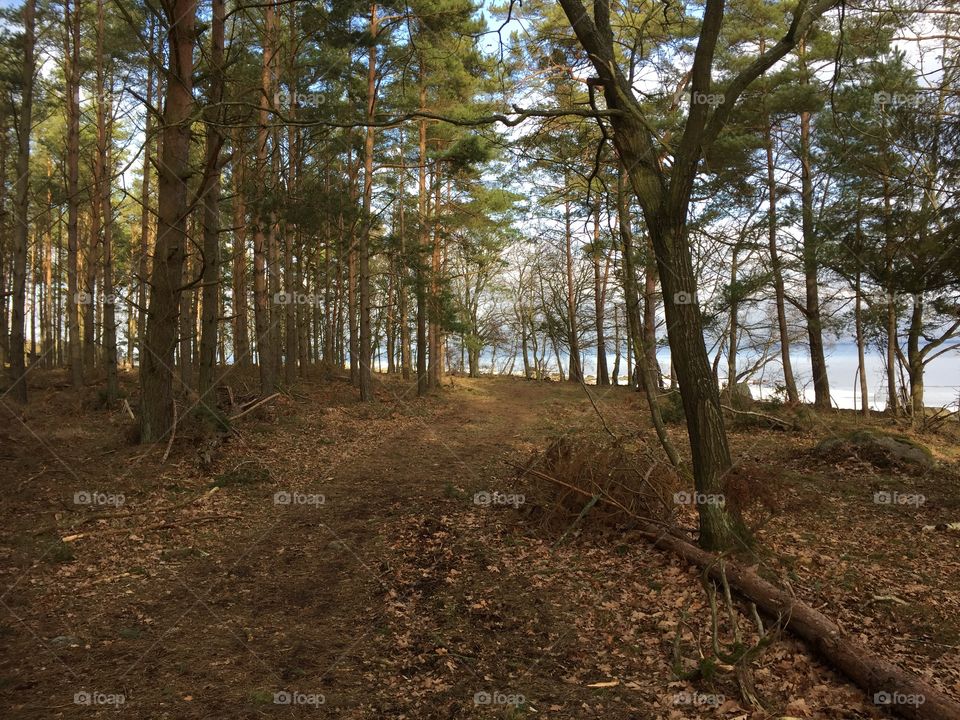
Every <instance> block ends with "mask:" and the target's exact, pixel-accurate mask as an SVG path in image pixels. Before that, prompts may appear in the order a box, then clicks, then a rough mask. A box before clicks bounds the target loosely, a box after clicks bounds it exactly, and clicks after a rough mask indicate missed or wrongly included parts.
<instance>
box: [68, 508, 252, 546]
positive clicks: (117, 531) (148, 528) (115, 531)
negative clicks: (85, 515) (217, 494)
mask: <svg viewBox="0 0 960 720" xmlns="http://www.w3.org/2000/svg"><path fill="white" fill-rule="evenodd" d="M241 517H243V515H241V514H240V513H220V514H217V515H200V516H198V517H194V518H187V519H185V520H178V521H177V522H162V523H157V524H156V525H145V526H142V527H132V528H111V529H109V530H94V531H93V532H88V533H77V534H76V535H65V536H64V537H62V538H60V542H65V543H69V542H75V541H77V540H80V539H82V538H85V537H90V536H91V535H124V534H129V535H133V534H135V533H145V532H152V531H153V530H166V529H168V528H175V527H180V526H181V525H192V524H194V523H204V522H213V521H214V520H224V519H227V520H236V519H238V518H241Z"/></svg>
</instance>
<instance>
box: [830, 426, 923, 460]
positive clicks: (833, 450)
mask: <svg viewBox="0 0 960 720" xmlns="http://www.w3.org/2000/svg"><path fill="white" fill-rule="evenodd" d="M814 452H815V453H817V454H818V455H827V456H836V455H856V456H858V457H860V458H861V459H863V460H867V461H869V462H871V463H873V464H874V465H876V466H878V467H889V466H891V465H915V466H918V467H922V468H931V467H933V466H934V464H935V461H934V458H933V453H931V452H930V450H929V449H927V448H926V447H924V446H923V445H921V444H920V443H918V442H916V441H915V440H911V439H910V438H907V437H905V436H903V435H891V434H886V433H880V432H875V431H873V430H856V431H854V432H851V433H846V434H844V435H838V436H834V437H830V438H826V439H825V440H821V441H820V443H819V444H818V445H817V446H816V448H815V449H814Z"/></svg>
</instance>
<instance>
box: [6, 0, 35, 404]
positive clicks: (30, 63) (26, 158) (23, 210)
mask: <svg viewBox="0 0 960 720" xmlns="http://www.w3.org/2000/svg"><path fill="white" fill-rule="evenodd" d="M35 25H36V0H27V1H26V3H24V6H23V29H24V33H23V67H22V73H21V87H20V117H19V118H18V119H19V123H18V127H17V182H16V197H15V198H14V228H13V311H12V313H11V323H12V326H11V328H10V376H11V377H10V380H11V384H12V387H11V389H10V394H11V395H12V396H13V398H14V399H15V400H17V401H18V402H21V403H25V402H27V379H26V377H25V375H26V372H27V368H26V364H25V354H26V349H25V347H24V342H25V327H24V326H25V314H24V309H25V303H26V289H27V231H28V229H29V224H30V217H29V215H30V129H31V126H32V124H33V75H34V71H35V69H36V67H35V66H36V60H35V57H34V47H35V45H36V35H35V30H34V28H35ZM32 334H33V333H31V335H32Z"/></svg>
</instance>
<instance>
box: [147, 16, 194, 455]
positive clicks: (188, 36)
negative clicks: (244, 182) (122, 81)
mask: <svg viewBox="0 0 960 720" xmlns="http://www.w3.org/2000/svg"><path fill="white" fill-rule="evenodd" d="M162 7H163V11H164V13H165V15H166V17H167V22H168V23H169V25H168V27H169V30H168V34H167V43H168V49H169V51H168V52H169V64H170V66H169V68H168V71H167V83H166V93H167V94H166V102H165V104H164V111H163V131H162V132H163V135H162V137H163V147H162V151H161V162H160V165H159V171H158V183H157V243H156V247H155V249H154V262H153V270H152V272H151V281H150V285H151V288H152V292H151V294H150V304H149V310H148V314H147V328H146V337H145V340H144V349H145V351H146V352H145V353H144V357H143V363H142V366H141V371H140V386H141V408H140V440H141V442H156V441H158V440H160V439H161V438H163V437H165V436H166V435H167V433H169V432H171V431H172V429H173V414H174V408H173V403H174V398H173V363H174V348H175V347H176V342H177V315H178V313H179V308H180V294H181V285H180V283H181V280H182V277H183V264H184V263H183V259H184V246H185V241H186V212H187V193H188V190H189V188H188V181H189V174H190V170H189V159H190V116H191V111H192V108H193V42H194V37H195V35H194V21H195V18H196V10H197V8H196V2H195V0H163V1H162Z"/></svg>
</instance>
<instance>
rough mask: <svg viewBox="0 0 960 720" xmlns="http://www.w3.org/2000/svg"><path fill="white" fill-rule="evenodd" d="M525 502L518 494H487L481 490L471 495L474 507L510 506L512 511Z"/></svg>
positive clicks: (523, 497) (524, 498)
mask: <svg viewBox="0 0 960 720" xmlns="http://www.w3.org/2000/svg"><path fill="white" fill-rule="evenodd" d="M524 502H526V497H525V496H523V495H521V494H519V493H502V492H497V491H494V492H487V491H486V490H481V491H480V492H478V493H474V495H473V504H474V505H483V506H485V507H486V506H490V505H511V506H512V507H513V508H514V509H516V508H518V507H520V506H521V505H523V503H524Z"/></svg>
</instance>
